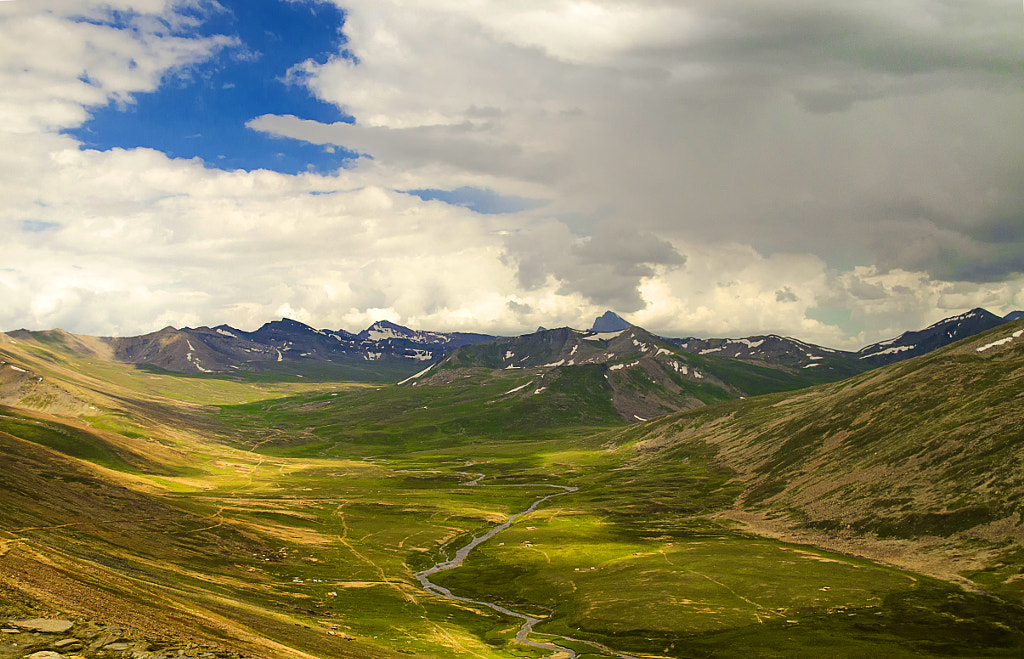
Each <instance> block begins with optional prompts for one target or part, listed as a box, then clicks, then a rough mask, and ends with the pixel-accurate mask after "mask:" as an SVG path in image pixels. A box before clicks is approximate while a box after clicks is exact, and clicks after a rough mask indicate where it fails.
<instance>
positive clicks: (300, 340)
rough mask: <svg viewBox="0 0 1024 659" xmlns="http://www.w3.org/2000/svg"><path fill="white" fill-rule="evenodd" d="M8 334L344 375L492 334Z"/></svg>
mask: <svg viewBox="0 0 1024 659" xmlns="http://www.w3.org/2000/svg"><path fill="white" fill-rule="evenodd" d="M8 336H10V337H12V338H13V339H15V340H26V341H28V340H34V341H41V342H45V343H51V344H52V343H60V344H61V345H63V346H65V347H66V348H67V349H70V350H74V351H78V352H81V351H87V352H91V353H94V354H98V353H99V352H103V353H104V354H106V355H108V356H109V357H110V358H112V359H114V360H116V361H121V362H127V363H131V364H138V365H145V366H149V367H156V368H160V369H165V370H168V371H175V372H180V373H240V372H244V371H250V372H252V371H275V370H276V371H289V372H290V371H295V370H296V368H297V369H298V371H297V372H298V373H299V374H302V371H304V370H305V371H306V372H307V373H306V374H307V375H308V374H309V373H310V372H315V371H316V370H317V369H320V370H322V369H323V368H328V370H331V369H330V368H329V367H332V366H337V367H344V368H345V370H344V373H345V374H347V375H348V376H349V377H351V378H352V379H365V378H366V377H369V378H370V379H377V378H375V377H373V376H374V375H381V376H384V377H385V379H389V378H391V377H392V376H395V375H397V376H403V375H408V374H410V373H412V372H414V371H416V370H419V369H421V368H422V366H423V364H425V363H430V362H436V361H437V360H439V359H441V357H443V356H444V355H446V354H448V353H449V352H451V350H453V349H454V348H456V347H458V346H462V345H468V344H472V343H477V342H481V341H488V340H491V339H493V338H494V337H492V336H488V335H484V334H469V333H462V332H456V333H447V334H446V333H441V332H417V331H413V330H410V329H408V328H406V327H402V326H400V325H395V324H394V323H389V322H387V321H380V322H377V323H374V324H373V325H371V326H370V327H369V328H368V329H366V330H363V331H362V332H360V333H359V334H352V333H350V332H346V331H345V330H321V329H314V328H312V327H310V326H308V325H305V324H304V323H300V322H298V321H296V320H291V319H288V318H283V319H281V320H276V321H273V322H269V323H266V324H265V325H263V326H262V327H260V328H259V329H257V330H256V331H254V332H245V331H242V330H239V329H235V328H233V327H230V326H228V325H219V326H217V327H213V328H210V327H198V328H191V327H185V328H182V329H175V328H173V327H165V328H164V329H162V330H160V331H158V332H153V333H150V334H145V335H142V336H134V337H104V338H97V337H79V336H76V335H72V334H69V333H67V332H64V331H63V330H51V331H49V332H30V331H28V330H18V331H15V332H9V333H8ZM286 365H287V366H286ZM310 369H313V371H310ZM353 369H355V370H353ZM333 370H334V371H337V370H338V369H337V368H335V369H333ZM338 375H340V373H335V376H338ZM396 379H397V378H396Z"/></svg>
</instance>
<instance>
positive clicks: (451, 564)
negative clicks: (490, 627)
mask: <svg viewBox="0 0 1024 659" xmlns="http://www.w3.org/2000/svg"><path fill="white" fill-rule="evenodd" d="M463 473H464V472H463ZM467 475H476V476H477V478H476V479H475V480H473V481H470V482H468V483H463V485H480V481H481V480H483V479H484V478H485V476H484V474H467ZM481 487H554V488H557V489H559V490H561V492H555V493H554V494H549V495H547V496H544V497H541V498H539V499H537V500H536V501H534V502H533V503H532V504H531V505H530V507H529V508H527V509H526V510H522V511H520V512H518V513H515V514H513V515H510V516H509V518H508V519H507V520H505V521H504V522H502V523H501V524H499V525H498V526H495V527H494V528H493V529H491V530H489V531H488V532H487V533H484V534H483V535H478V536H474V537H473V539H472V540H470V541H469V542H468V543H467V544H466V545H465V546H463V547H462V548H461V549H459V550H458V551H456V552H455V556H454V557H452V558H450V559H448V560H445V561H441V562H439V563H436V564H434V565H433V566H431V567H429V568H427V569H426V570H423V571H421V572H417V573H415V574H414V575H413V576H415V577H416V579H417V580H419V582H420V585H421V586H422V587H423V590H425V591H427V592H428V593H432V594H434V595H439V596H441V597H446V598H448V599H452V600H458V601H459V602H466V603H468V604H478V605H480V606H486V607H487V608H489V609H493V610H495V611H497V612H498V613H501V614H504V615H507V616H510V617H512V618H518V619H519V620H522V621H523V624H522V626H521V627H520V628H519V631H518V632H517V633H516V640H517V641H519V642H520V643H524V644H526V645H529V646H531V647H535V648H539V649H542V650H550V651H552V652H556V653H560V655H559V656H561V657H564V658H565V659H573V658H574V657H576V652H575V651H574V650H573V649H571V648H567V647H563V646H561V645H556V644H554V643H542V642H539V641H531V640H530V638H529V636H530V634H531V633H532V632H533V626H534V625H535V624H537V623H538V622H540V621H541V618H534V617H533V616H530V615H526V614H525V613H519V612H518V611H512V610H511V609H507V608H505V607H504V606H501V605H500V604H495V603H494V602H486V601H483V600H475V599H470V598H468V597H461V596H459V595H455V594H454V593H452V591H450V590H448V589H447V588H445V587H444V586H439V585H437V584H436V583H434V582H433V581H431V580H430V577H431V576H432V575H435V574H437V573H438V572H444V571H446V570H453V569H455V568H457V567H459V566H461V565H462V562H463V561H464V560H466V557H467V556H469V554H470V552H472V551H473V550H474V549H476V548H477V547H479V546H480V545H482V544H483V543H485V542H487V541H488V540H490V539H491V538H493V537H494V536H496V535H498V534H499V533H501V532H502V531H504V530H505V529H507V528H509V527H510V526H512V524H513V523H514V522H515V521H516V520H517V519H519V518H520V517H522V516H524V515H529V514H530V513H532V512H533V511H534V510H536V509H537V506H539V505H540V504H542V503H544V502H545V501H547V500H548V499H553V498H555V497H560V496H564V495H566V494H570V493H572V492H576V491H577V490H578V489H579V488H577V487H573V486H571V485H553V484H551V483H527V484H522V485H482V486H481ZM559 638H562V639H564V640H566V641H572V642H575V643H585V644H587V645H589V646H591V647H593V648H597V649H599V650H601V651H603V652H608V653H610V654H613V655H615V656H618V657H622V658H623V659H637V658H636V657H633V656H632V655H628V654H622V653H620V652H616V651H614V650H612V649H611V648H608V647H606V646H604V645H601V644H600V643H594V642H592V641H583V640H580V639H575V638H569V637H567V636H559Z"/></svg>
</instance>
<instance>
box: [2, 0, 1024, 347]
mask: <svg viewBox="0 0 1024 659" xmlns="http://www.w3.org/2000/svg"><path fill="white" fill-rule="evenodd" d="M337 4H338V5H339V6H340V7H342V8H343V9H345V10H346V23H345V26H344V36H345V37H346V38H347V43H346V44H345V47H346V48H347V49H349V51H350V54H351V55H352V57H348V56H343V55H342V54H341V53H339V54H338V55H337V56H335V57H333V58H331V59H329V60H328V61H326V62H323V63H317V62H312V61H309V62H296V63H295V65H294V66H293V68H292V70H291V73H290V80H291V81H292V82H293V83H294V84H301V85H307V86H308V88H309V89H310V90H311V91H312V92H313V93H315V94H316V95H317V96H318V97H319V98H321V99H323V100H325V101H328V102H330V103H334V104H336V105H337V106H338V107H339V108H341V109H342V110H343V111H344V112H346V113H349V114H351V116H353V117H354V118H355V123H354V124H349V123H333V124H331V123H323V122H318V121H313V120H311V119H310V118H308V117H296V116H285V115H274V114H262V115H260V116H254V117H252V118H251V120H250V121H249V122H248V124H247V125H248V127H249V128H250V129H251V130H253V131H259V132H260V133H263V134H265V135H273V136H281V137H289V138H294V139H300V140H304V141H306V142H309V143H311V144H316V145H320V146H321V147H324V148H337V147H344V148H347V149H352V150H354V151H356V152H358V153H360V154H363V157H361V158H359V159H358V160H357V161H355V162H353V163H351V166H348V167H347V168H345V169H340V170H338V171H335V172H331V173H327V174H324V173H304V174H299V175H295V176H292V175H285V174H278V173H274V172H268V171H252V172H245V171H221V170H218V169H216V163H204V162H202V161H199V160H175V159H172V158H169V157H167V156H166V155H165V154H163V153H160V152H157V151H153V150H147V149H130V150H124V149H112V150H110V151H105V152H99V151H94V150H88V149H82V148H81V145H80V144H79V143H78V142H76V141H75V140H74V139H72V138H70V137H69V136H67V135H65V134H62V132H61V131H62V130H64V129H67V128H68V127H71V126H77V125H80V124H81V123H82V122H83V121H84V119H85V118H86V117H87V116H88V113H89V112H90V111H91V109H92V108H95V107H99V106H102V105H104V104H108V103H124V104H130V103H131V102H132V99H133V96H134V95H137V94H140V93H145V92H146V91H149V90H152V89H155V88H157V87H158V86H159V85H161V84H166V81H167V79H168V76H173V75H187V72H188V71H189V67H191V66H192V65H194V64H196V63H198V62H201V61H204V59H207V58H210V57H211V56H212V55H213V54H214V53H216V52H217V51H218V49H222V48H227V47H232V46H233V45H234V44H233V42H232V41H231V40H230V39H225V38H224V37H216V36H214V37H208V38H190V37H186V36H183V35H182V33H180V31H176V29H175V27H174V26H175V24H176V22H177V23H178V24H180V25H185V24H187V22H188V21H190V20H202V19H203V11H213V10H214V9H215V8H214V7H213V5H206V4H202V3H200V4H198V5H197V4H196V3H188V2H171V1H167V2H163V1H159V0H139V1H137V2H131V1H129V0H119V1H118V2H116V3H100V2H95V3H93V2H88V3H84V2H70V1H68V2H58V1H57V0H41V1H40V2H38V3H27V2H18V3H4V9H3V10H0V11H3V12H4V16H5V20H4V21H2V22H0V63H2V66H0V85H2V86H3V88H4V89H5V93H4V95H3V97H2V99H0V106H2V107H0V116H2V117H4V120H3V123H2V125H0V197H2V198H3V199H4V200H5V203H4V205H3V207H0V228H2V230H3V231H4V235H5V241H4V243H3V245H2V246H0V259H2V260H3V263H4V268H5V269H4V270H2V271H0V291H2V292H3V294H4V300H5V305H4V308H3V309H0V323H2V327H15V326H31V327H52V326H57V325H63V326H65V327H67V328H68V329H71V330H73V331H81V332H91V333H123V334H127V333H138V332H140V331H148V330H155V329H159V328H160V327H162V326H164V325H167V324H173V325H184V324H192V325H195V324H213V323H220V322H228V323H232V324H235V325H238V326H241V327H242V328H246V329H251V328H254V327H255V326H258V325H259V324H261V323H263V322H265V321H266V320H268V319H270V318H272V317H273V316H274V315H280V314H288V315H294V316H296V317H297V318H299V319H300V320H304V321H306V322H310V323H312V324H314V325H317V326H320V327H332V328H345V329H350V330H355V329H361V328H362V327H365V326H366V325H368V324H369V323H370V322H372V321H374V320H377V319H379V318H390V319H393V320H396V321H398V322H403V323H405V324H409V325H411V326H415V327H422V328H433V329H461V330H466V331H490V332H495V333H519V332H522V331H527V330H532V329H534V328H535V327H536V326H538V325H544V326H546V327H555V326H559V325H573V326H577V327H588V326H589V325H590V323H591V322H592V320H593V318H594V316H596V315H598V314H599V313H601V312H603V311H604V310H605V309H606V308H612V309H614V310H616V311H619V312H621V313H627V314H630V318H631V320H633V321H634V322H637V323H639V324H641V325H644V326H646V327H648V328H650V329H652V330H654V331H659V332H663V333H666V334H675V335H688V334H697V335H717V336H722V335H731V336H744V335H749V334H754V333H763V332H767V331H776V332H779V333H783V334H790V335H795V336H798V337H800V338H803V339H805V340H811V341H815V342H819V343H823V344H826V345H833V346H836V347H859V346H860V345H863V344H864V343H868V342H871V341H874V340H878V339H882V338H887V337H888V336H891V335H894V334H898V333H899V331H902V330H904V329H909V328H914V327H921V326H923V325H926V324H928V323H930V322H933V321H935V320H938V318H939V317H941V315H952V313H956V312H959V311H962V310H964V309H967V308H971V307H972V306H978V305H982V304H983V305H985V306H988V307H989V308H990V309H991V310H993V311H995V312H997V313H1005V312H1007V311H1010V310H1011V309H1013V308H1017V307H1024V277H1022V276H1021V275H1020V274H1019V273H1020V272H1021V271H1022V270H1024V264H1022V263H1021V259H1020V254H1022V253H1024V250H1021V249H1020V246H1021V243H1022V240H1024V236H1022V235H1021V232H1020V229H1019V227H1020V226H1021V222H1020V218H1021V217H1024V214H1022V213H1024V211H1022V209H1024V198H1022V196H1021V192H1020V185H1019V182H1020V180H1022V178H1024V116H1022V115H1021V113H1020V111H1019V110H1020V107H1022V102H1024V92H1022V91H1021V90H1020V89H1019V86H1016V85H1014V84H1013V83H1014V81H1015V78H1014V77H1013V75H1008V73H1011V72H1013V71H1016V70H1017V69H1016V68H1014V67H1017V66H1018V63H1019V61H1021V57H1022V56H1024V33H1021V32H1020V30H1019V29H1018V28H1019V22H1015V21H1016V19H1017V18H1018V17H1017V16H1016V15H1013V16H1011V15H1010V13H1009V12H1011V11H1018V10H1017V8H1015V7H1010V6H1009V5H1006V6H1004V3H996V2H994V0H992V1H990V0H984V1H980V2H976V3H969V4H965V3H956V2H944V1H943V2H928V3H923V2H917V1H916V0H895V1H892V0H890V1H889V2H884V3H883V2H874V1H871V2H865V3H849V2H838V1H836V0H818V1H815V2H811V1H810V0H783V1H780V2H773V3H750V2H739V1H738V0H720V1H718V2H714V3H710V2H703V3H702V2H688V3H678V2H664V1H658V0H646V1H645V0H632V1H630V2H625V1H623V2H617V1H613V0H609V1H608V2H601V3H596V2H584V1H582V0H557V1H556V2H540V0H537V1H536V2H524V3H515V4H514V5H513V4H510V3H507V2H487V1H481V2H473V3H466V2H459V3H456V2H454V1H453V0H452V1H448V0H442V1H434V0H432V1H431V2H426V1H425V0H423V1H410V2H404V3H400V4H399V3H396V2H391V1H389V0H372V1H371V0H345V1H341V0H338V2H337ZM196 6H198V7H199V8H200V11H199V12H198V13H196V12H195V11H194V9H195V7H196ZM204 7H205V8H206V9H205V10H204V9H203V8H204ZM114 10H123V11H124V12H125V13H124V16H127V17H128V18H127V19H124V18H121V19H118V18H117V17H116V16H115V14H114V13H113V12H114ZM83 18H86V19H88V20H82V19H83ZM125 20H129V21H130V24H122V23H123V22H124V21H125ZM119 21H121V23H119ZM401 191H420V192H424V191H428V192H430V191H448V192H450V193H451V194H452V195H454V196H449V197H448V198H445V197H443V196H441V195H440V193H438V194H436V195H435V194H434V192H430V194H424V195H423V196H425V197H431V196H437V197H438V198H437V199H430V198H426V199H424V198H420V197H417V196H415V195H412V194H405V193H403V192H401ZM467 191H487V192H486V194H484V193H478V192H467ZM460 195H461V197H460ZM474 195H475V196H474ZM478 197H479V198H478ZM460 199H461V201H463V202H465V201H467V200H474V199H475V200H477V201H478V202H480V204H483V205H480V204H478V205H477V207H476V210H485V209H486V207H487V204H488V203H490V204H491V205H492V206H494V207H497V206H501V203H499V202H500V201H501V200H510V199H516V200H544V202H545V203H544V205H543V206H536V207H534V206H531V205H527V204H521V205H519V206H516V205H515V204H513V205H512V206H510V207H502V210H503V211H506V212H503V213H501V214H484V213H478V212H474V210H473V207H472V206H471V205H470V207H461V206H459V205H458V203H455V204H453V203H446V201H447V202H451V201H455V202H459V201H460ZM496 200H498V201H496ZM473 203H476V202H473Z"/></svg>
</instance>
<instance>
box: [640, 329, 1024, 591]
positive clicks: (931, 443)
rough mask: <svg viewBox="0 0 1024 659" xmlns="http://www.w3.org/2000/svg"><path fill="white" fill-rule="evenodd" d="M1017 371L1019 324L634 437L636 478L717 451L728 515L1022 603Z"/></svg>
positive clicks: (1022, 457)
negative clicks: (727, 488)
mask: <svg viewBox="0 0 1024 659" xmlns="http://www.w3.org/2000/svg"><path fill="white" fill-rule="evenodd" d="M984 318H985V317H984V316H982V317H981V318H980V319H977V320H982V321H983V320H984ZM962 322H964V323H969V322H971V317H970V314H965V316H964V317H963V318H962ZM941 327H942V328H943V331H944V332H945V331H948V330H949V329H950V325H948V324H945V325H941ZM1022 374H1024V322H1021V321H1017V322H1015V323H1012V324H1004V325H1000V326H999V327H997V328H995V329H993V330H989V331H987V332H984V333H982V334H979V335H977V336H974V337H971V338H969V339H966V340H962V341H960V342H958V343H956V344H954V345H950V346H946V347H943V348H941V349H938V350H936V351H934V352H932V353H929V354H927V355H924V356H921V357H917V358H914V359H911V360H907V361H902V362H900V363H899V364H894V365H891V366H887V367H882V368H880V369H876V370H872V371H871V372H869V373H865V374H863V375H860V376H857V377H854V378H851V379H848V380H844V381H842V382H838V383H834V384H825V385H821V386H818V387H815V388H813V389H809V390H806V391H803V392H800V393H799V394H795V395H794V394H776V395H772V396H766V397H763V398H759V399H757V400H756V401H755V400H748V401H741V402H737V403H730V404H727V405H724V406H718V407H715V408H706V409H704V410H700V411H696V412H691V413H686V414H675V415H669V416H666V417H665V418H663V419H659V420H658V421H656V422H652V423H651V424H649V425H648V426H646V427H645V429H646V433H645V435H643V436H642V437H640V438H639V439H637V437H636V435H635V434H634V435H631V436H630V437H629V442H630V443H631V445H632V446H633V447H634V450H635V452H636V454H637V456H638V464H637V467H636V468H637V470H638V473H642V472H643V470H644V469H646V468H647V467H645V465H652V467H651V468H653V465H670V464H678V463H679V461H680V460H683V459H684V458H685V456H688V455H692V454H693V452H694V451H695V450H699V451H701V452H702V454H711V455H714V456H716V458H715V459H716V460H717V461H718V462H719V464H721V465H722V466H723V467H725V468H728V469H730V470H731V471H732V473H734V474H735V478H736V479H738V483H740V484H741V486H742V488H743V493H742V495H741V496H740V497H739V499H738V502H737V503H736V504H735V505H734V508H733V509H732V510H731V511H730V512H729V513H727V516H729V517H731V518H734V519H737V520H741V521H746V522H749V523H750V524H751V525H753V526H754V527H755V528H759V529H761V530H768V531H771V532H772V533H775V534H778V533H783V534H785V537H788V538H791V539H794V540H798V541H805V542H815V543H818V544H820V543H821V542H827V544H826V545H825V546H830V547H833V548H836V549H839V550H840V551H843V552H846V553H854V554H858V555H865V556H869V557H875V558H884V560H886V561H888V562H890V563H896V564H899V565H901V566H903V567H910V568H912V569H919V570H923V571H926V572H931V573H933V574H936V573H938V574H944V575H945V576H948V577H950V578H956V579H959V580H963V579H964V578H965V577H969V578H971V579H972V580H974V581H976V582H978V583H980V584H982V585H983V587H984V588H985V589H986V590H990V591H994V592H997V593H1008V594H1013V595H1014V596H1015V597H1017V598H1019V597H1020V596H1021V595H1024V583H1022V582H1021V581H1020V580H1019V579H1018V578H1017V577H1016V576H1015V575H1017V572H1016V568H1013V569H1010V568H1008V567H1007V564H1012V563H1015V562H1017V561H1018V560H1019V558H1018V557H1020V556H1022V555H1024V536H1022V535H1021V533H1020V523H1021V515H1022V514H1024V508H1022V507H1021V505H1020V503H1019V502H1020V501H1022V500H1024V481H1022V480H1021V478H1020V474H1021V465H1022V464H1024V430H1022V429H1024V406H1022V405H1021V404H1020V386H1019V381H1020V380H1019V378H1020V377H1021V375H1022Z"/></svg>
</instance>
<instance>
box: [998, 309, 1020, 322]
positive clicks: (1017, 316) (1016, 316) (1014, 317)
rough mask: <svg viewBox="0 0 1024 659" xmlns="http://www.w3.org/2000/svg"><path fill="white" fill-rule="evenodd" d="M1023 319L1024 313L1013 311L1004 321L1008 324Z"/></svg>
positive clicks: (1004, 317)
mask: <svg viewBox="0 0 1024 659" xmlns="http://www.w3.org/2000/svg"><path fill="white" fill-rule="evenodd" d="M1021 318H1024V311H1011V312H1010V313H1008V314H1006V315H1005V316H1003V320H1005V321H1006V322H1010V321H1013V320H1020V319H1021Z"/></svg>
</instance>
